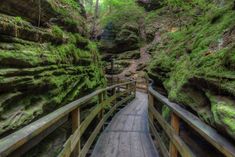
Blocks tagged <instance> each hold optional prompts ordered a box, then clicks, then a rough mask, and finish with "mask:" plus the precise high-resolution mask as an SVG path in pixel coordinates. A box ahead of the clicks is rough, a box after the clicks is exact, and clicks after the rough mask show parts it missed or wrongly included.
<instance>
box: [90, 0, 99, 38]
mask: <svg viewBox="0 0 235 157" xmlns="http://www.w3.org/2000/svg"><path fill="white" fill-rule="evenodd" d="M98 17H99V0H96V4H95V12H94V19H93V26H92V31H91V38H92V39H96V25H97V19H98Z"/></svg>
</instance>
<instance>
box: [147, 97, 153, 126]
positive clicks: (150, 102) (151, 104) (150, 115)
mask: <svg viewBox="0 0 235 157" xmlns="http://www.w3.org/2000/svg"><path fill="white" fill-rule="evenodd" d="M148 102H149V108H150V106H154V97H153V95H152V94H151V93H148ZM148 115H149V120H150V121H152V123H153V122H154V117H153V114H152V113H151V111H150V110H149V113H148Z"/></svg>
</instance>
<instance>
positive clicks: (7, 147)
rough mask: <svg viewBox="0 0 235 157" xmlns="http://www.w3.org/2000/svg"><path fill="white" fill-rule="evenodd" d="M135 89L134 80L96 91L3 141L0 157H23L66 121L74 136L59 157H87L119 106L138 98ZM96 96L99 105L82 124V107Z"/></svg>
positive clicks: (67, 142)
mask: <svg viewBox="0 0 235 157" xmlns="http://www.w3.org/2000/svg"><path fill="white" fill-rule="evenodd" d="M120 88H122V89H120ZM135 90H136V88H135V81H129V82H125V83H121V84H117V85H113V86H111V87H107V88H104V89H100V90H97V91H95V92H93V93H91V94H89V95H87V96H85V97H82V98H81V99H78V100H76V101H74V102H72V103H70V104H68V105H66V106H64V107H62V108H59V109H58V110H56V111H54V112H52V113H50V114H48V115H47V116H45V117H43V118H41V119H39V120H37V121H35V122H33V123H31V124H30V125H28V126H26V127H24V128H22V129H20V130H19V131H16V132H15V133H13V134H11V135H9V136H7V137H5V138H3V139H1V140H0V157H8V156H10V157H12V156H13V157H20V156H22V155H23V154H25V153H26V152H27V151H29V150H30V149H31V148H33V147H34V146H36V145H37V144H39V143H40V141H42V140H43V139H44V138H46V137H47V136H48V135H49V134H51V133H52V132H53V131H54V130H55V129H57V128H59V127H61V125H62V124H64V123H65V122H67V121H71V125H72V134H71V135H70V137H69V138H68V139H67V141H66V143H65V144H64V146H63V149H62V151H61V152H60V154H59V155H58V157H70V156H72V157H78V156H79V157H85V156H86V154H87V153H88V151H89V149H90V147H91V145H92V143H93V142H94V140H95V138H96V137H97V135H98V134H99V132H100V130H101V129H102V127H103V125H104V123H105V122H106V121H107V119H108V118H109V117H110V116H111V115H112V114H113V113H114V111H115V110H116V109H117V108H118V107H119V106H120V105H123V104H124V103H126V102H128V101H130V100H131V99H133V98H134V97H135ZM108 91H110V92H111V93H112V94H111V96H109V97H107V92H108ZM97 96H98V98H99V102H98V104H97V105H96V106H95V107H94V109H93V110H92V111H91V112H90V113H89V115H88V116H86V118H85V119H84V120H83V121H81V119H80V108H81V107H84V105H86V103H87V102H88V101H90V100H91V99H92V98H94V97H97ZM120 98H121V99H120ZM108 104H109V105H111V107H110V108H109V110H108V111H107V110H106V111H107V112H105V108H106V107H107V105H108ZM69 117H70V118H69ZM96 117H99V118H98V119H99V122H98V125H96V127H95V129H94V130H93V132H92V133H91V135H90V136H89V137H88V140H87V141H86V142H85V143H84V144H83V146H81V143H80V142H81V137H82V136H83V135H84V133H85V131H86V129H87V128H88V126H89V125H90V124H91V123H92V121H93V120H94V119H95V118H96Z"/></svg>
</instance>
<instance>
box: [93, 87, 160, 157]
mask: <svg viewBox="0 0 235 157" xmlns="http://www.w3.org/2000/svg"><path fill="white" fill-rule="evenodd" d="M147 102H148V99H147V94H145V93H140V92H137V93H136V98H135V99H134V100H133V101H132V102H131V103H130V104H128V105H127V106H126V107H125V108H123V109H122V110H121V111H119V113H117V114H116V115H115V117H114V118H113V120H112V121H111V123H110V124H109V125H108V127H107V128H106V129H105V130H104V132H103V133H102V134H101V136H100V138H99V139H98V142H97V143H96V146H95V148H94V151H93V153H92V157H158V156H159V155H158V152H157V151H156V149H155V147H154V145H153V143H152V141H151V138H150V134H149V131H148V105H147Z"/></svg>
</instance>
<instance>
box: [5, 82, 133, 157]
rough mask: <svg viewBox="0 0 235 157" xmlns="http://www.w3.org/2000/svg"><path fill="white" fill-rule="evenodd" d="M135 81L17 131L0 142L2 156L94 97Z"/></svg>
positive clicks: (61, 109)
mask: <svg viewBox="0 0 235 157" xmlns="http://www.w3.org/2000/svg"><path fill="white" fill-rule="evenodd" d="M133 82H134V81H129V82H125V83H120V84H117V85H113V86H110V87H107V88H104V89H99V90H97V91H95V92H93V93H91V94H89V95H87V96H85V97H82V98H81V99H78V100H76V101H74V102H72V103H70V104H68V105H66V106H64V107H61V108H59V109H57V110H56V111H54V112H52V113H50V114H48V115H47V116H45V117H43V118H41V119H39V120H37V121H35V122H33V123H31V124H30V125H28V126H26V127H24V128H22V129H20V130H19V131H16V132H15V133H13V134H11V135H9V136H7V137H5V138H3V139H1V140H0V156H1V157H6V156H8V155H9V154H11V153H12V152H14V151H15V150H17V149H18V148H20V147H21V146H23V145H24V144H26V143H28V141H30V140H31V139H33V138H35V137H37V136H39V135H40V134H41V133H43V132H44V131H45V130H46V129H48V128H50V127H51V126H53V125H55V124H56V123H57V122H58V121H60V120H61V119H62V118H63V117H65V116H67V115H68V114H69V113H70V112H72V111H73V110H75V109H76V108H80V107H81V106H82V105H84V104H85V103H86V102H88V101H89V100H91V99H92V98H93V97H94V96H97V95H98V94H99V93H102V92H104V91H107V90H111V89H113V88H115V87H120V86H125V85H126V84H130V83H133Z"/></svg>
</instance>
